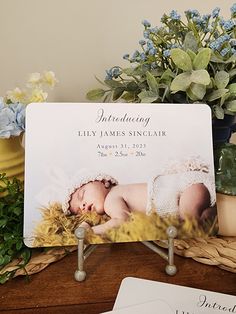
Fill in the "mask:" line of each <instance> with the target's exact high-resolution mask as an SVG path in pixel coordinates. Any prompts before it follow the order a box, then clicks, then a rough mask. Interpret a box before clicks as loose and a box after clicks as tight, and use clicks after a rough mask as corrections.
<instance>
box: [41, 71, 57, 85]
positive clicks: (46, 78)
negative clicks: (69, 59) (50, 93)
mask: <svg viewBox="0 0 236 314" xmlns="http://www.w3.org/2000/svg"><path fill="white" fill-rule="evenodd" d="M42 81H43V82H44V83H45V84H47V85H48V86H50V87H51V88H53V87H54V86H55V84H56V83H57V82H58V81H57V79H56V76H55V73H54V72H52V71H47V72H44V74H43V77H42Z"/></svg>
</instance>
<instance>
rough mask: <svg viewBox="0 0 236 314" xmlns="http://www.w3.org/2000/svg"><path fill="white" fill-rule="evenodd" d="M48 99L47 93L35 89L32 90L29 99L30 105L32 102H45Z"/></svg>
mask: <svg viewBox="0 0 236 314" xmlns="http://www.w3.org/2000/svg"><path fill="white" fill-rule="evenodd" d="M47 97H48V94H47V93H45V92H44V91H43V90H42V89H40V88H35V89H33V90H32V93H31V95H30V98H29V103H31V102H44V101H45V100H46V99H47Z"/></svg>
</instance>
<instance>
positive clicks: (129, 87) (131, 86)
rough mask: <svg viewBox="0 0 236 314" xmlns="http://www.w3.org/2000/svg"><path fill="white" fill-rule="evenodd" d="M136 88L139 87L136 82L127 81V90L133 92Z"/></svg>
mask: <svg viewBox="0 0 236 314" xmlns="http://www.w3.org/2000/svg"><path fill="white" fill-rule="evenodd" d="M137 89H139V86H138V84H137V83H136V82H129V83H128V84H127V85H126V90H127V91H128V92H135V91H136V90H137Z"/></svg>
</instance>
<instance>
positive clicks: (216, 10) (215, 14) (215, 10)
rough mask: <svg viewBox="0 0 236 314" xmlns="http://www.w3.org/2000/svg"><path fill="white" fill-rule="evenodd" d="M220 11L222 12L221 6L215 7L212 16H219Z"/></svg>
mask: <svg viewBox="0 0 236 314" xmlns="http://www.w3.org/2000/svg"><path fill="white" fill-rule="evenodd" d="M219 13H220V8H219V7H217V8H215V9H214V10H213V11H212V17H213V18H216V17H218V16H219Z"/></svg>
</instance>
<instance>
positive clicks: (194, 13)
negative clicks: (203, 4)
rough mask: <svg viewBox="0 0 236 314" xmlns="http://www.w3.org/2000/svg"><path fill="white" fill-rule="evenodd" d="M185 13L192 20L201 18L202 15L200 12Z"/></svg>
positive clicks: (190, 11) (189, 11)
mask: <svg viewBox="0 0 236 314" xmlns="http://www.w3.org/2000/svg"><path fill="white" fill-rule="evenodd" d="M184 13H185V14H186V16H187V17H188V18H190V19H192V18H194V17H198V16H200V13H199V12H198V10H187V11H185V12H184Z"/></svg>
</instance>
